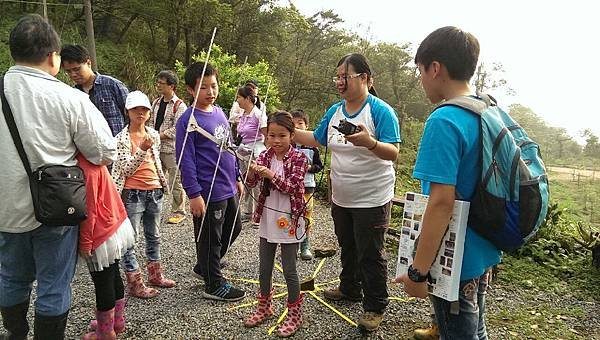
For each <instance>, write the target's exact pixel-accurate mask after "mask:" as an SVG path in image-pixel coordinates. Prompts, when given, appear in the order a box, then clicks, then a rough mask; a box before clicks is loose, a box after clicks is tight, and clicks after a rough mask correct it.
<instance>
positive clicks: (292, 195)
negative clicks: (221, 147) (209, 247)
mask: <svg viewBox="0 0 600 340" xmlns="http://www.w3.org/2000/svg"><path fill="white" fill-rule="evenodd" d="M293 138H294V122H293V120H292V115H291V114H289V113H288V112H283V111H280V112H276V113H274V114H273V115H271V116H270V117H269V120H268V121H267V140H268V143H267V144H268V145H269V148H268V149H267V150H265V151H263V152H262V153H261V154H260V156H258V158H257V159H256V163H253V164H252V165H251V166H250V169H249V173H248V186H250V187H254V186H256V185H257V184H260V188H261V190H260V196H259V198H258V206H257V208H256V211H255V212H254V221H255V222H257V223H260V227H259V236H260V246H259V260H260V261H259V263H260V264H259V281H260V293H259V295H258V307H257V308H256V311H255V312H254V313H253V314H252V315H251V316H250V317H249V318H248V319H247V320H246V321H245V322H244V325H245V326H246V327H255V326H257V325H259V324H261V323H262V322H263V321H265V320H267V319H269V318H271V317H272V316H273V307H272V303H271V302H272V298H273V290H272V274H273V265H274V261H275V251H276V250H277V244H281V264H282V266H283V275H284V277H285V281H286V284H287V289H288V301H287V306H288V314H287V317H286V319H285V321H284V322H283V324H281V326H279V329H278V330H277V334H278V335H279V336H283V337H287V336H290V335H292V334H294V333H295V332H296V331H297V330H298V328H300V326H301V325H302V310H301V306H302V301H303V300H304V294H301V293H300V280H299V279H298V271H297V270H296V254H297V253H298V245H299V244H300V242H302V240H304V238H305V236H306V235H305V234H306V231H305V228H306V225H305V219H304V215H305V203H304V196H303V195H304V175H305V174H306V170H307V168H308V161H307V159H306V156H305V155H304V153H302V152H301V151H298V150H296V149H295V148H294V147H293V146H292V145H291V144H292V139H293Z"/></svg>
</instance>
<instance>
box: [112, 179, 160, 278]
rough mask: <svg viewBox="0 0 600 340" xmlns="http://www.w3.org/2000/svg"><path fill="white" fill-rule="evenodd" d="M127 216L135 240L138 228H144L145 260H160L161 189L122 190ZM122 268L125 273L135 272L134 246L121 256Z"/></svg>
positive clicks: (136, 264)
mask: <svg viewBox="0 0 600 340" xmlns="http://www.w3.org/2000/svg"><path fill="white" fill-rule="evenodd" d="M121 197H122V198H123V203H124V204H125V210H127V216H129V220H130V221H131V225H132V226H133V232H134V234H135V239H136V241H137V237H138V234H139V230H140V226H142V227H143V228H144V238H145V239H146V258H147V260H148V261H159V260H160V233H159V231H158V226H159V225H160V216H161V213H162V203H163V189H154V190H138V189H123V192H122V193H121ZM123 267H124V268H125V271H127V272H134V271H137V270H138V268H139V266H138V263H137V259H136V257H135V245H133V246H131V248H129V249H127V252H126V253H125V255H123Z"/></svg>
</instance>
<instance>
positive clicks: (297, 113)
mask: <svg viewBox="0 0 600 340" xmlns="http://www.w3.org/2000/svg"><path fill="white" fill-rule="evenodd" d="M292 118H302V120H303V121H304V124H306V126H308V114H307V113H306V112H304V111H302V110H300V109H296V110H294V111H292Z"/></svg>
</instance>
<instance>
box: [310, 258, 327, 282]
mask: <svg viewBox="0 0 600 340" xmlns="http://www.w3.org/2000/svg"><path fill="white" fill-rule="evenodd" d="M323 263H325V258H322V259H321V262H319V265H318V266H317V268H316V269H315V271H314V273H313V275H312V277H313V278H315V277H317V274H319V271H321V268H323Z"/></svg>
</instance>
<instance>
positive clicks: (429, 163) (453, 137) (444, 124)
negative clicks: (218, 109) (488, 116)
mask: <svg viewBox="0 0 600 340" xmlns="http://www.w3.org/2000/svg"><path fill="white" fill-rule="evenodd" d="M479 131H480V126H479V118H478V117H477V116H475V115H474V114H473V113H471V112H468V111H466V110H464V109H461V108H459V107H455V106H444V107H441V108H439V109H437V110H435V111H434V112H433V113H431V115H430V116H429V118H428V119H427V122H426V123H425V130H424V131H423V137H422V138H421V143H420V145H419V152H418V154H417V160H416V164H415V169H414V171H413V177H414V178H416V179H419V180H421V185H422V189H423V194H426V195H428V194H429V189H430V184H431V182H433V183H439V184H447V185H454V186H455V188H456V192H457V195H458V197H459V198H460V199H462V200H466V201H468V200H470V199H471V198H472V197H473V194H474V193H475V186H476V184H477V180H478V178H479V171H480V169H479V165H478V164H479V152H480V140H481V137H480V134H479ZM500 255H501V252H500V251H499V250H498V249H497V248H496V247H495V246H494V245H493V244H492V243H490V242H489V241H488V240H486V239H484V238H483V237H481V236H480V235H479V234H478V233H477V232H475V231H474V230H473V229H471V228H467V234H466V237H465V251H464V256H463V263H462V270H461V273H460V280H461V281H464V280H469V279H473V278H476V277H479V276H481V275H482V274H483V273H484V272H485V270H486V269H487V268H489V267H491V266H493V265H495V264H498V263H499V262H500Z"/></svg>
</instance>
